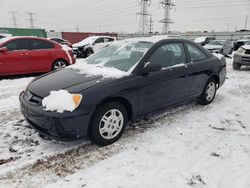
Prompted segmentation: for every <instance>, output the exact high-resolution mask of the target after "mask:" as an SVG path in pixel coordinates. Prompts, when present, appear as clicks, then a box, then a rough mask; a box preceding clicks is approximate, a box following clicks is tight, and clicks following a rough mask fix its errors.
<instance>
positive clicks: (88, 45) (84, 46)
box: [73, 36, 115, 58]
mask: <svg viewBox="0 0 250 188" xmlns="http://www.w3.org/2000/svg"><path fill="white" fill-rule="evenodd" d="M114 41H115V38H114V37H109V36H92V37H88V38H86V39H84V40H82V41H80V42H78V43H75V44H73V50H74V53H75V54H76V55H77V57H80V58H86V57H88V56H90V55H91V54H93V53H94V52H96V51H98V50H100V49H101V48H103V47H105V46H107V44H109V43H110V42H114Z"/></svg>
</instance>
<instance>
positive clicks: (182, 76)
mask: <svg viewBox="0 0 250 188" xmlns="http://www.w3.org/2000/svg"><path fill="white" fill-rule="evenodd" d="M148 62H151V63H158V64H160V65H161V66H162V69H161V71H157V72H151V73H150V74H148V75H146V76H139V78H138V79H139V81H138V84H139V92H138V101H139V111H140V114H144V113H148V112H151V111H154V110H156V109H159V108H162V107H165V106H167V105H172V104H174V103H177V102H179V101H182V100H185V98H186V97H188V88H189V87H190V85H191V82H192V80H191V79H190V78H189V77H188V76H187V68H188V67H187V64H186V55H185V50H184V46H183V44H182V43H180V42H175V43H165V44H163V45H161V46H159V47H158V48H157V49H156V50H155V51H154V52H153V54H152V55H151V57H150V58H149V59H148Z"/></svg>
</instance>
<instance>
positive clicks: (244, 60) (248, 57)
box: [233, 54, 250, 66]
mask: <svg viewBox="0 0 250 188" xmlns="http://www.w3.org/2000/svg"><path fill="white" fill-rule="evenodd" d="M233 61H234V62H235V63H238V64H241V65H248V66H250V54H235V55H234V58H233Z"/></svg>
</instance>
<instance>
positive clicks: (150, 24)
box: [149, 17, 154, 33]
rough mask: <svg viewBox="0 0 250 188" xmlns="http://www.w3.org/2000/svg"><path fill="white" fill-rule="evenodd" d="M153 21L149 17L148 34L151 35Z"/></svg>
mask: <svg viewBox="0 0 250 188" xmlns="http://www.w3.org/2000/svg"><path fill="white" fill-rule="evenodd" d="M153 23H154V21H153V19H152V17H150V20H149V33H153Z"/></svg>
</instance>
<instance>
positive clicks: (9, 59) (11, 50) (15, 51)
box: [0, 39, 30, 74]
mask: <svg viewBox="0 0 250 188" xmlns="http://www.w3.org/2000/svg"><path fill="white" fill-rule="evenodd" d="M1 47H6V48H7V49H8V51H6V52H3V53H0V74H18V73H26V72H29V71H30V64H29V62H28V58H27V53H28V47H27V41H26V40H25V39H15V40H12V41H10V42H7V43H6V44H4V45H3V46H1Z"/></svg>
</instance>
